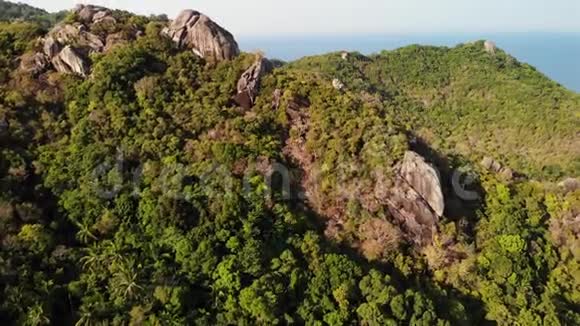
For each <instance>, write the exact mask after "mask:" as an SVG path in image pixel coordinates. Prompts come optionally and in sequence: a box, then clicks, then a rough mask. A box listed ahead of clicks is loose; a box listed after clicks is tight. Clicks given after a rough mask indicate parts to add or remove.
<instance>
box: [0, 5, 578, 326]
mask: <svg viewBox="0 0 580 326" xmlns="http://www.w3.org/2000/svg"><path fill="white" fill-rule="evenodd" d="M200 21H202V22H203V23H202V24H200V23H199V22H200ZM183 22H186V23H184V24H182V23H183ZM182 25H183V26H182ZM181 28H183V30H181ZM175 29H178V30H179V31H180V32H179V33H173V32H175ZM167 35H172V36H175V35H178V36H179V37H168V36H167ZM39 36H41V38H39ZM230 36H231V35H230V34H229V32H227V31H225V30H222V27H220V26H217V24H215V23H214V22H213V21H211V19H209V17H206V16H203V15H201V14H200V13H197V12H195V11H184V12H183V13H182V14H181V15H180V16H179V17H178V18H177V19H175V21H173V22H167V21H165V20H164V19H158V18H155V17H149V18H147V17H140V16H135V15H132V14H129V13H125V12H117V11H112V10H108V9H106V8H101V7H94V6H81V7H78V8H76V9H75V10H74V11H72V12H70V14H69V16H68V18H67V20H66V21H64V22H62V24H59V25H58V26H56V27H55V28H53V29H52V30H51V31H50V32H49V33H46V34H44V35H43V33H42V31H41V29H39V27H38V25H35V24H34V23H22V22H19V23H16V22H15V23H10V24H8V23H6V24H1V25H0V58H2V59H1V60H0V62H2V72H3V73H2V75H1V79H0V180H1V182H0V186H1V189H2V191H1V192H0V291H1V293H2V294H1V295H0V322H2V323H4V324H35V325H36V324H47V323H52V324H64V325H69V324H79V325H81V324H201V325H208V324H209V325H214V324H215V325H232V324H236V325H237V324H242V325H262V324H263V325H271V324H298V325H302V324H308V325H326V324H328V325H358V324H362V325H385V324H388V325H398V324H401V325H408V324H425V325H434V324H437V325H473V324H500V325H512V324H525V325H541V324H549V325H570V324H579V323H580V315H579V314H578V313H577V307H578V306H579V305H580V294H579V293H580V291H579V290H578V286H579V284H580V279H579V278H578V275H580V274H579V271H580V265H579V264H578V261H579V259H578V255H579V253H578V248H579V247H578V245H579V239H580V237H579V235H580V233H579V232H578V227H577V222H578V214H579V213H580V190H579V189H580V187H579V186H578V180H577V179H573V178H574V177H577V176H578V166H577V165H575V164H576V162H577V154H578V152H577V146H575V144H577V143H578V134H577V130H575V128H576V129H577V127H576V126H577V125H578V124H577V120H578V117H579V115H578V114H579V107H578V95H577V94H573V93H570V92H568V91H565V90H564V89H562V88H561V87H559V86H558V85H556V84H555V83H553V82H551V81H549V80H547V79H546V78H545V77H544V76H541V75H540V74H538V73H537V72H535V71H534V69H533V68H531V67H529V66H527V65H523V64H520V63H518V62H517V61H515V60H514V59H513V58H511V57H509V56H508V55H507V54H505V53H503V52H502V51H501V50H498V49H495V50H494V54H492V53H489V52H486V51H485V46H484V44H483V42H477V43H474V44H468V45H462V46H459V47H457V48H454V49H447V48H434V47H422V46H412V47H408V48H402V49H399V50H396V51H392V52H384V53H381V54H378V55H376V56H371V57H365V56H361V55H358V54H355V53H350V54H342V53H335V54H329V55H325V56H318V57H311V58H304V59H302V60H299V61H297V62H292V63H289V64H285V65H281V66H280V65H277V66H276V67H274V66H275V65H274V64H271V63H268V60H265V59H264V58H263V57H262V56H261V55H259V54H249V53H241V54H239V55H237V51H235V50H236V49H237V45H236V44H235V40H233V37H230ZM200 40H202V41H200ZM224 42H227V44H224ZM47 45H48V46H47ZM221 46H223V47H224V48H225V49H228V51H227V53H229V54H231V59H229V58H228V59H226V58H225V57H220V58H217V56H216V57H211V53H218V54H219V53H222V51H221V50H222V48H220V47H221ZM202 49H209V50H211V51H202ZM208 53H209V54H208ZM204 56H205V57H204ZM224 59H226V60H224ZM334 79H337V80H334ZM333 81H334V82H333ZM556 141H558V142H559V143H558V145H554V144H555V142H556ZM550 142H552V143H550ZM552 155H553V156H555V157H552ZM484 156H490V157H492V158H493V160H492V161H493V162H491V163H490V165H491V166H493V165H497V164H500V165H507V166H509V167H511V168H512V169H514V170H515V171H516V172H517V173H516V174H515V176H507V177H506V175H505V173H497V172H499V171H500V169H496V170H497V171H494V170H493V169H492V170H491V171H489V170H487V169H486V168H485V167H482V166H480V161H481V159H482V158H483V157H484ZM497 161H499V162H497ZM464 167H470V169H471V170H472V172H471V173H469V174H467V173H463V168H464ZM501 171H503V172H505V171H506V170H505V169H503V170H501ZM564 176H565V177H569V179H568V180H567V181H566V182H565V183H563V184H562V185H558V184H556V183H553V182H551V181H552V180H559V179H562V178H563V177H564ZM534 179H535V180H534ZM469 181H471V182H469ZM439 199H440V200H441V202H439ZM441 212H443V213H441Z"/></svg>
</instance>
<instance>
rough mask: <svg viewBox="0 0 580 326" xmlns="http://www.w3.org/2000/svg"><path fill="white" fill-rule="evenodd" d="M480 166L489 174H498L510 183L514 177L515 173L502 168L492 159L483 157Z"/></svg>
mask: <svg viewBox="0 0 580 326" xmlns="http://www.w3.org/2000/svg"><path fill="white" fill-rule="evenodd" d="M480 165H481V166H482V167H483V168H484V169H486V170H488V171H490V172H493V173H497V174H499V175H500V176H501V177H502V178H503V179H504V180H507V181H510V180H512V179H513V178H514V177H515V173H514V171H513V170H512V169H511V168H509V167H507V166H505V167H504V166H502V164H501V163H500V162H498V161H496V160H494V159H493V158H492V157H489V156H486V157H484V158H483V160H482V161H481V163H480Z"/></svg>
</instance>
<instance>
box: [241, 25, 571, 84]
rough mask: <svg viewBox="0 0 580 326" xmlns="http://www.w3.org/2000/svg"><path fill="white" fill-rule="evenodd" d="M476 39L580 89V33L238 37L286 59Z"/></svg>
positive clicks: (246, 47) (247, 47)
mask: <svg viewBox="0 0 580 326" xmlns="http://www.w3.org/2000/svg"><path fill="white" fill-rule="evenodd" d="M474 40H492V41H494V42H495V43H496V44H497V46H498V47H500V48H502V49H503V50H505V51H507V52H508V53H510V54H511V55H513V56H514V57H516V58H518V60H520V61H522V62H526V63H528V64H531V65H533V66H535V67H536V68H537V69H538V70H539V71H541V72H543V73H544V74H545V75H547V76H548V77H550V78H551V79H553V80H555V81H556V82H558V83H560V84H562V85H563V86H564V87H567V88H568V89H570V90H573V91H576V92H580V32H579V33H502V34H436V35H429V34H415V35H367V36H352V35H351V36H307V37H296V36H293V37H278V38H273V37H238V41H239V43H240V47H241V48H242V49H243V50H246V51H255V50H261V51H263V52H265V53H266V55H267V56H268V57H270V58H277V59H281V60H285V61H292V60H296V59H299V58H301V57H304V56H309V55H316V54H324V53H328V52H333V51H341V50H345V51H359V52H361V53H363V54H372V53H376V52H380V51H382V50H393V49H396V48H399V47H403V46H406V45H410V44H423V45H437V46H455V45H457V44H459V43H466V42H469V41H474Z"/></svg>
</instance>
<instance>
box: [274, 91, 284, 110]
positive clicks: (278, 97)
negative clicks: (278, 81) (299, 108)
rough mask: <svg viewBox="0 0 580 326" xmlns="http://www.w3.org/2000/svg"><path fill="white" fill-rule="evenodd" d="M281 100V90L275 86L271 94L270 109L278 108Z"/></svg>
mask: <svg viewBox="0 0 580 326" xmlns="http://www.w3.org/2000/svg"><path fill="white" fill-rule="evenodd" d="M281 100H282V90H281V89H279V88H276V89H275V90H274V94H272V109H274V110H278V108H280V101H281Z"/></svg>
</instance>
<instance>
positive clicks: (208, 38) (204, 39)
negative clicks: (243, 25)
mask: <svg viewBox="0 0 580 326" xmlns="http://www.w3.org/2000/svg"><path fill="white" fill-rule="evenodd" d="M163 33H164V34H165V35H167V36H168V37H170V38H171V39H172V40H173V42H175V43H176V44H177V46H178V47H179V48H182V49H186V48H187V49H191V50H192V51H194V52H195V53H196V54H197V55H199V56H200V57H202V58H211V59H213V60H216V61H223V60H230V59H233V58H235V57H236V56H238V55H239V54H240V50H239V48H238V43H236V40H235V39H234V37H233V35H232V34H230V32H228V31H227V30H225V29H224V28H222V27H221V26H219V25H218V24H216V23H215V22H214V21H212V20H211V19H210V18H209V17H207V16H206V15H203V14H202V13H200V12H198V11H195V10H184V11H182V12H181V13H180V14H179V15H178V16H177V18H176V19H175V20H174V21H173V22H172V23H171V25H170V26H169V27H167V28H166V29H164V30H163Z"/></svg>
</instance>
